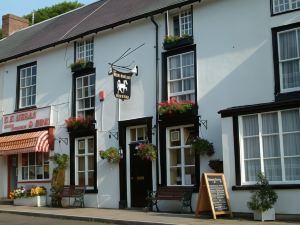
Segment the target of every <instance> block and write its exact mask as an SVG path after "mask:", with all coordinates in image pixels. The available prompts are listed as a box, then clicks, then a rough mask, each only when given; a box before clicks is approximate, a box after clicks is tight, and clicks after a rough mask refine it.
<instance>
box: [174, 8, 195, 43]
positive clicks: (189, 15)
mask: <svg viewBox="0 0 300 225" xmlns="http://www.w3.org/2000/svg"><path fill="white" fill-rule="evenodd" d="M186 13H187V15H185V14H186ZM176 16H178V17H179V36H180V37H182V36H183V35H184V34H187V35H189V36H192V35H193V11H192V10H191V9H185V10H182V11H180V12H179V13H177V14H175V15H173V16H172V17H171V18H172V20H171V21H172V26H171V29H172V33H171V34H173V35H175V32H174V28H175V24H174V17H176ZM185 18H188V19H190V20H188V22H187V23H185V24H188V23H191V28H189V29H187V30H191V33H190V34H189V33H186V32H184V31H186V30H185V29H182V25H183V20H184V19H185Z"/></svg>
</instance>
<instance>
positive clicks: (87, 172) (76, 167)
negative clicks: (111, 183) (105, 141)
mask: <svg viewBox="0 0 300 225" xmlns="http://www.w3.org/2000/svg"><path fill="white" fill-rule="evenodd" d="M89 139H93V141H95V140H94V137H93V136H89V137H81V138H76V139H75V185H79V181H78V172H84V176H85V184H84V185H85V189H86V190H93V189H94V186H95V184H94V186H88V178H89V177H88V174H89V172H93V174H94V176H95V169H96V168H95V167H94V170H88V168H89V161H88V159H89V158H88V157H89V156H94V161H95V160H96V155H95V154H94V152H93V153H88V140H89ZM82 140H84V144H85V151H86V152H85V154H80V155H79V154H78V143H79V141H82ZM94 148H95V146H94ZM78 156H84V160H85V162H84V165H85V170H84V171H78ZM93 163H94V162H93Z"/></svg>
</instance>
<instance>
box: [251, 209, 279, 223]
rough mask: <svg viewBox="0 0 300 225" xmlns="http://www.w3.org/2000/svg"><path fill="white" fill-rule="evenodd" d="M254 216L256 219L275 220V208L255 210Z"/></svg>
mask: <svg viewBox="0 0 300 225" xmlns="http://www.w3.org/2000/svg"><path fill="white" fill-rule="evenodd" d="M253 216H254V220H258V221H266V220H269V221H271V220H272V221H273V220H275V209H274V208H271V209H268V210H267V211H264V212H260V211H254V213H253Z"/></svg>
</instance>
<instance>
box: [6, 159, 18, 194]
mask: <svg viewBox="0 0 300 225" xmlns="http://www.w3.org/2000/svg"><path fill="white" fill-rule="evenodd" d="M13 156H16V157H17V159H16V161H17V162H16V163H17V166H16V167H17V169H19V155H18V154H14V155H8V156H7V197H8V198H9V193H10V192H11V191H13V190H11V186H10V184H11V179H12V178H11V172H12V157H13ZM18 175H19V171H18V172H17V173H16V176H17V183H16V186H17V185H18Z"/></svg>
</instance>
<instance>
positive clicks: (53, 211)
mask: <svg viewBox="0 0 300 225" xmlns="http://www.w3.org/2000/svg"><path fill="white" fill-rule="evenodd" d="M1 213H11V214H20V215H28V216H39V217H50V218H51V217H53V216H55V218H58V219H70V220H80V221H89V222H91V221H94V222H102V223H110V224H122V225H199V224H201V225H211V224H214V225H256V224H257V225H260V224H261V222H256V221H252V220H245V219H238V218H234V219H228V218H220V219H217V220H213V219H210V218H202V217H201V218H195V216H194V215H193V214H175V213H160V212H159V213H158V212H142V211H134V210H119V209H97V208H49V207H27V206H10V205H0V217H1ZM292 224H293V223H291V222H277V221H276V222H268V225H292ZM295 224H296V223H295Z"/></svg>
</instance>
